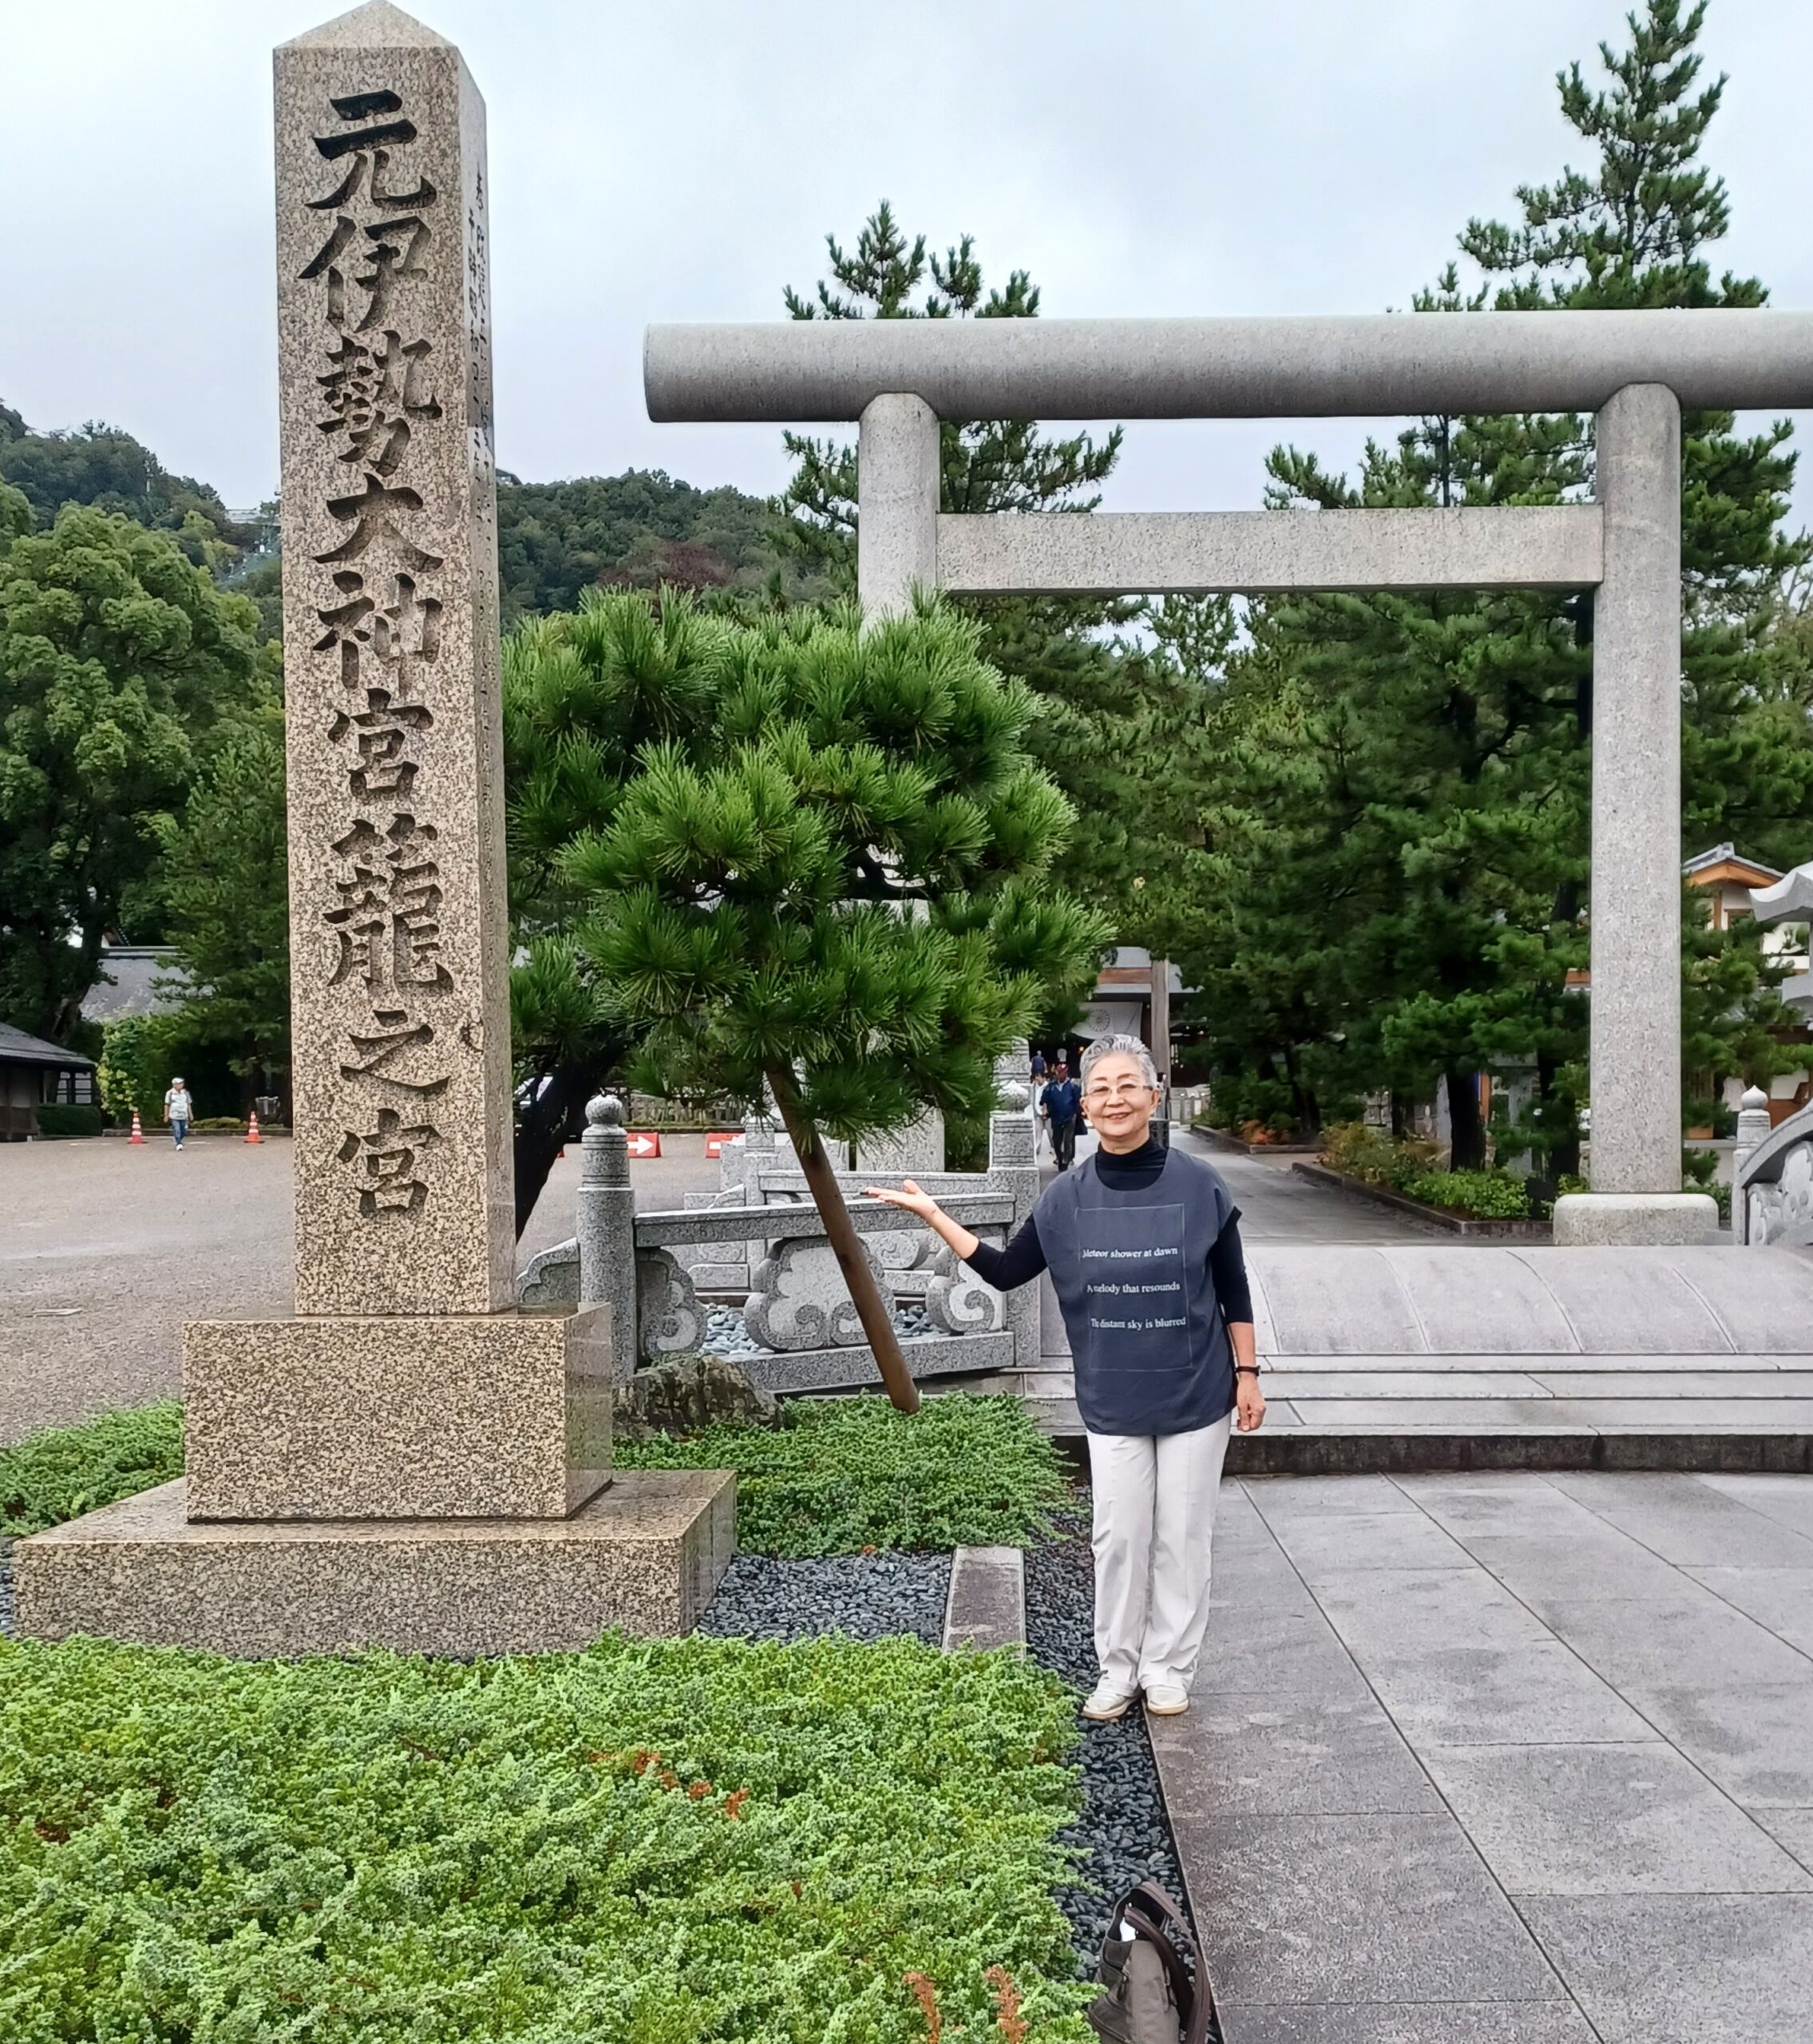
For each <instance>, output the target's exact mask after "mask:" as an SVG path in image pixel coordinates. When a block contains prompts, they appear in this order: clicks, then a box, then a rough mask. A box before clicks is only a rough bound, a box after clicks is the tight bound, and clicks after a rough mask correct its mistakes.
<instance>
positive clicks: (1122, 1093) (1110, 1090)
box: [1084, 1079, 1152, 1100]
mask: <svg viewBox="0 0 1813 2044" xmlns="http://www.w3.org/2000/svg"><path fill="white" fill-rule="evenodd" d="M1150 1091H1152V1088H1151V1087H1150V1086H1148V1085H1147V1084H1146V1083H1145V1081H1144V1080H1143V1079H1130V1080H1127V1081H1126V1082H1125V1083H1122V1084H1121V1085H1118V1086H1091V1087H1090V1089H1089V1091H1088V1092H1087V1094H1086V1095H1084V1097H1085V1099H1091V1100H1136V1099H1138V1098H1139V1096H1140V1095H1141V1094H1142V1093H1150Z"/></svg>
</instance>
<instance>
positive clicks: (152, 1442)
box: [0, 1399, 183, 1539]
mask: <svg viewBox="0 0 1813 2044" xmlns="http://www.w3.org/2000/svg"><path fill="white" fill-rule="evenodd" d="M182 1473H183V1408H182V1407H181V1406H180V1405H179V1404H177V1403H176V1400H174V1399H166V1400H164V1401H163V1402H162V1403H161V1404H156V1405H141V1406H140V1407H138V1408H137V1409H136V1410H134V1411H132V1412H106V1413H103V1414H102V1416H101V1418H99V1419H98V1420H88V1421H87V1422H85V1424H83V1425H81V1426H79V1427H62V1428H57V1430H56V1431H55V1432H50V1433H42V1434H36V1435H34V1436H33V1437H32V1438H31V1439H30V1440H24V1441H21V1442H20V1443H19V1444H18V1446H17V1447H16V1448H0V1537H4V1538H6V1539H20V1538H22V1536H23V1535H26V1534H27V1533H42V1531H43V1530H44V1529H45V1527H47V1526H59V1525H61V1523H62V1522H63V1521H64V1520H65V1519H79V1518H80V1517H81V1515H82V1514H83V1513H84V1512H85V1511H98V1510H99V1508H100V1507H101V1506H102V1505H104V1504H111V1503H113V1500H114V1499H116V1498H125V1497H130V1496H131V1495H132V1494H133V1491H144V1490H148V1489H150V1488H151V1487H152V1485H153V1484H154V1483H168V1482H169V1480H170V1479H171V1478H172V1476H181V1474H182Z"/></svg>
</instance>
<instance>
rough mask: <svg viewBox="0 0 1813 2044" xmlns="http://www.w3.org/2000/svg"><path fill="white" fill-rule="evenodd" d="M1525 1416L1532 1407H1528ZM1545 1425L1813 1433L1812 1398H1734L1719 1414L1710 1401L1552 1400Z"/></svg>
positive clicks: (1542, 1410)
mask: <svg viewBox="0 0 1813 2044" xmlns="http://www.w3.org/2000/svg"><path fill="white" fill-rule="evenodd" d="M1525 1409H1526V1411H1529V1410H1530V1409H1531V1408H1527V1407H1526V1408H1525ZM1539 1409H1540V1413H1541V1417H1542V1424H1544V1425H1545V1426H1566V1427H1575V1426H1577V1427H1582V1428H1589V1429H1590V1430H1592V1431H1593V1432H1596V1433H1610V1432H1614V1431H1617V1430H1618V1429H1622V1430H1623V1431H1624V1432H1626V1433H1661V1432H1668V1431H1670V1430H1672V1429H1673V1428H1691V1429H1692V1431H1693V1432H1696V1433H1732V1434H1740V1433H1742V1434H1748V1433H1771V1434H1773V1433H1779V1434H1810V1433H1813V1398H1807V1397H1799V1398H1784V1397H1783V1396H1781V1395H1780V1387H1779V1386H1778V1387H1777V1392H1776V1395H1775V1396H1774V1397H1772V1398H1769V1397H1763V1396H1752V1397H1748V1398H1740V1397H1738V1396H1736V1394H1735V1393H1734V1394H1733V1400H1732V1404H1730V1405H1728V1406H1726V1407H1725V1408H1724V1409H1723V1410H1720V1409H1719V1401H1718V1400H1716V1399H1711V1398H1630V1397H1623V1396H1616V1397H1610V1398H1561V1397H1556V1398H1552V1399H1550V1400H1549V1402H1548V1403H1547V1404H1546V1405H1543V1406H1542V1407H1541V1408H1539Z"/></svg>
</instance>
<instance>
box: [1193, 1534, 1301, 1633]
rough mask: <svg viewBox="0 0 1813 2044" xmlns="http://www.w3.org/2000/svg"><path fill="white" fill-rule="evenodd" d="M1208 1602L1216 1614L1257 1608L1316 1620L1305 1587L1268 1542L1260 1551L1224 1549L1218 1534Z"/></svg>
mask: <svg viewBox="0 0 1813 2044" xmlns="http://www.w3.org/2000/svg"><path fill="white" fill-rule="evenodd" d="M1209 1605H1210V1607H1211V1608H1212V1609H1213V1610H1224V1609H1225V1610H1243V1609H1245V1608H1246V1607H1247V1606H1252V1605H1257V1606H1259V1607H1260V1609H1261V1610H1297V1611H1308V1612H1314V1613H1316V1615H1317V1616H1318V1617H1320V1609H1319V1607H1318V1606H1317V1604H1316V1599H1315V1597H1314V1595H1313V1594H1312V1592H1311V1590H1310V1588H1309V1586H1308V1584H1307V1583H1305V1582H1304V1579H1303V1578H1302V1577H1301V1576H1300V1575H1298V1574H1297V1572H1296V1570H1295V1569H1294V1568H1292V1567H1291V1565H1290V1563H1289V1562H1288V1560H1286V1559H1285V1556H1284V1555H1282V1554H1281V1552H1280V1551H1279V1550H1278V1548H1277V1545H1276V1544H1275V1543H1272V1542H1270V1541H1269V1540H1268V1543H1267V1544H1266V1545H1265V1547H1260V1546H1258V1545H1257V1543H1254V1544H1253V1545H1252V1546H1248V1547H1240V1546H1229V1547H1224V1546H1223V1545H1222V1543H1221V1535H1220V1534H1219V1533H1218V1532H1217V1535H1216V1536H1215V1551H1214V1575H1213V1580H1212V1583H1211V1586H1210V1591H1209ZM1324 1622H1326V1621H1324Z"/></svg>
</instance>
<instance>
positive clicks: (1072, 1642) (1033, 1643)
mask: <svg viewBox="0 0 1813 2044" xmlns="http://www.w3.org/2000/svg"><path fill="white" fill-rule="evenodd" d="M1058 1516H1059V1538H1058V1539H1055V1540H1050V1541H1047V1542H1046V1543H1044V1544H1043V1546H1040V1547H1031V1548H1028V1549H1027V1556H1026V1632H1027V1650H1028V1651H1029V1652H1030V1653H1031V1655H1032V1658H1033V1659H1034V1660H1035V1661H1036V1662H1039V1666H1041V1667H1045V1668H1049V1669H1051V1670H1052V1672H1053V1673H1054V1674H1059V1675H1061V1676H1063V1678H1064V1680H1065V1681H1066V1682H1072V1683H1074V1684H1075V1686H1077V1688H1079V1689H1082V1690H1083V1691H1085V1692H1087V1691H1088V1690H1090V1689H1093V1688H1094V1687H1095V1678H1096V1674H1097V1669H1096V1665H1095V1562H1094V1560H1093V1559H1092V1558H1091V1554H1090V1551H1089V1527H1088V1521H1087V1518H1085V1517H1084V1516H1083V1515H1081V1514H1075V1515H1072V1514H1068V1513H1065V1514H1060V1515H1058ZM1079 1723H1080V1724H1081V1725H1082V1727H1083V1744H1082V1745H1081V1747H1080V1748H1079V1749H1078V1754H1077V1757H1078V1759H1079V1761H1080V1762H1081V1764H1082V1767H1083V1815H1082V1816H1081V1817H1079V1819H1078V1820H1077V1822H1076V1823H1075V1824H1072V1825H1071V1827H1070V1828H1068V1829H1067V1831H1065V1832H1063V1833H1062V1834H1061V1836H1062V1837H1063V1843H1064V1844H1067V1845H1070V1846H1072V1847H1074V1848H1075V1849H1076V1851H1077V1852H1079V1855H1080V1856H1081V1857H1080V1860H1079V1865H1078V1869H1077V1874H1078V1878H1077V1882H1076V1885H1075V1886H1074V1887H1071V1888H1060V1889H1059V1891H1058V1906H1059V1907H1060V1908H1061V1909H1062V1910H1063V1912H1064V1914H1065V1915H1067V1917H1069V1919H1070V1920H1071V1928H1072V1930H1073V1931H1075V1936H1076V1948H1077V1964H1078V1970H1079V1972H1081V1973H1082V1974H1083V1975H1084V1976H1085V1977H1086V1978H1093V1977H1094V1975H1095V1963H1096V1961H1097V1959H1098V1957H1099V1956H1100V1954H1101V1949H1102V1934H1103V1932H1104V1931H1106V1929H1107V1927H1108V1911H1110V1909H1111V1908H1112V1907H1114V1903H1116V1902H1117V1901H1118V1899H1120V1897H1121V1896H1122V1895H1125V1894H1126V1891H1127V1890H1128V1889H1129V1888H1134V1887H1137V1886H1138V1884H1139V1883H1140V1882H1141V1881H1144V1880H1156V1881H1157V1882H1158V1884H1159V1885H1160V1887H1162V1888H1163V1889H1164V1890H1165V1891H1166V1894H1168V1895H1170V1896H1171V1897H1172V1899H1174V1901H1175V1902H1176V1903H1177V1904H1178V1907H1179V1908H1181V1909H1182V1911H1184V1912H1185V1914H1186V1915H1188V1914H1189V1911H1190V1903H1189V1899H1188V1897H1187V1896H1186V1895H1185V1893H1184V1885H1183V1871H1182V1868H1180V1867H1179V1865H1178V1855H1177V1847H1176V1845H1175V1844H1174V1842H1173V1840H1172V1837H1171V1826H1170V1819H1169V1818H1168V1817H1167V1816H1166V1814H1165V1798H1164V1796H1163V1793H1162V1791H1161V1790H1160V1789H1159V1786H1158V1765H1157V1763H1156V1762H1155V1761H1154V1759H1153V1757H1152V1743H1151V1741H1150V1739H1148V1738H1147V1737H1146V1718H1145V1713H1143V1712H1142V1710H1141V1709H1139V1707H1138V1705H1137V1704H1136V1705H1134V1707H1133V1709H1130V1711H1128V1713H1127V1714H1126V1717H1121V1718H1117V1719H1116V1720H1115V1721H1114V1723H1113V1724H1111V1725H1093V1724H1091V1723H1089V1722H1088V1721H1087V1720H1079Z"/></svg>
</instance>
